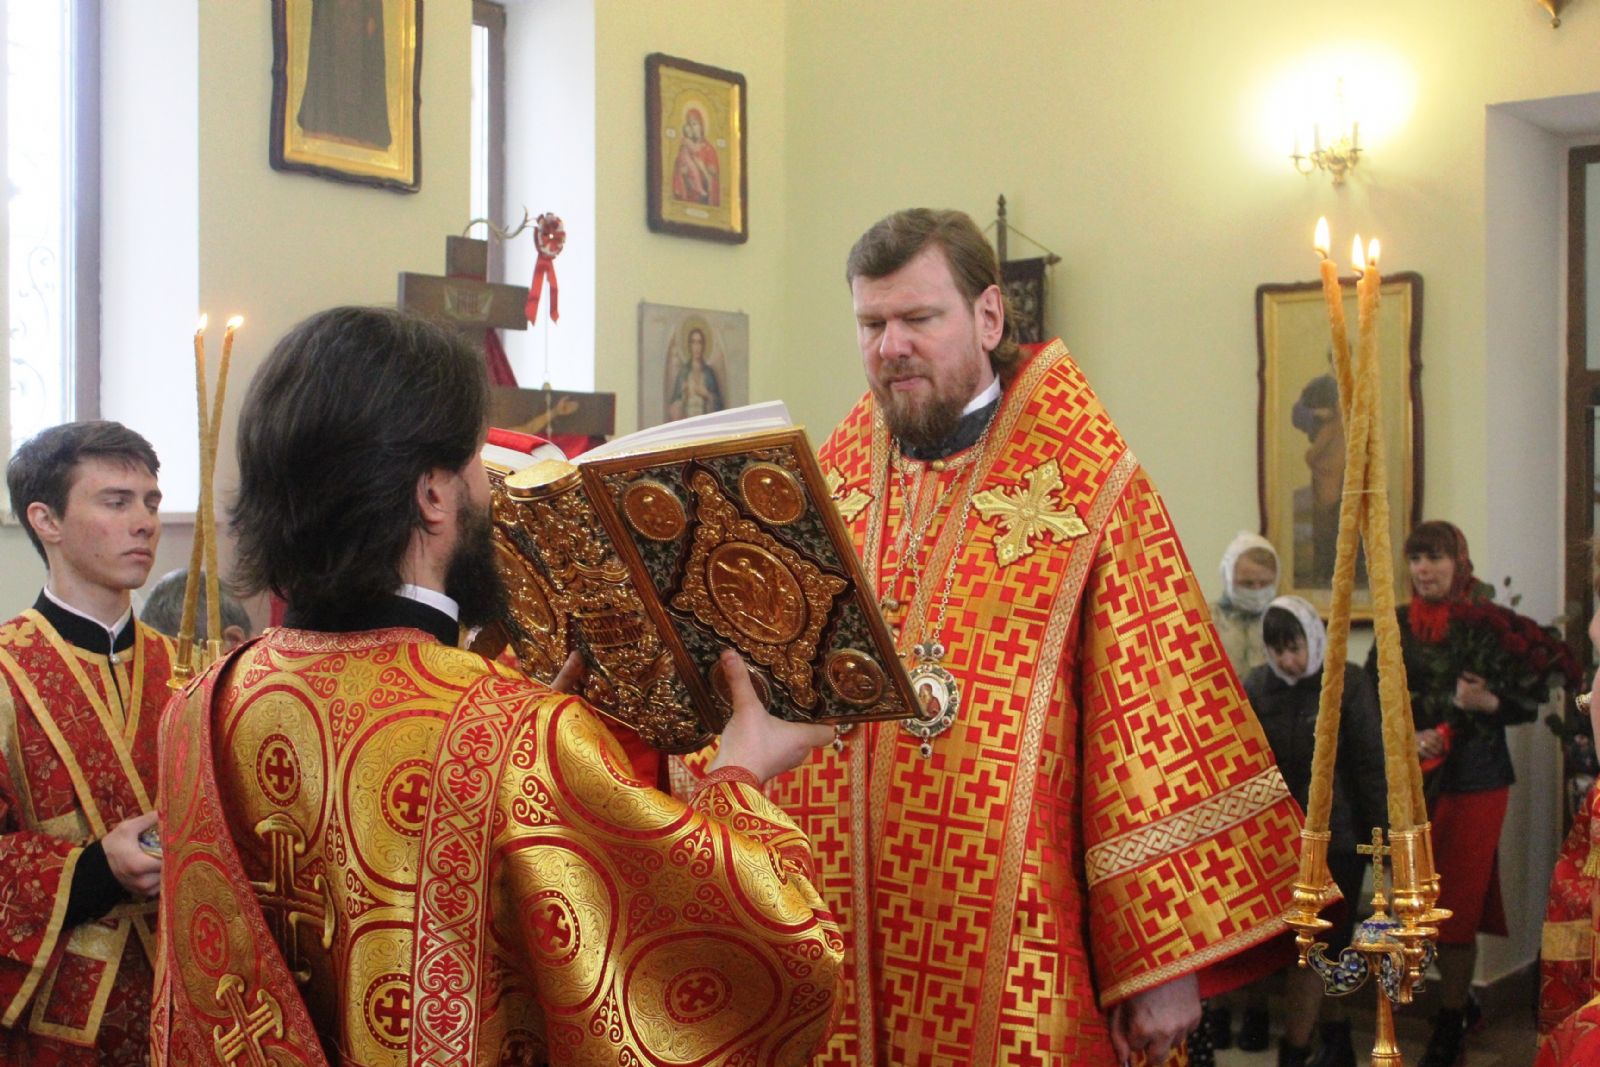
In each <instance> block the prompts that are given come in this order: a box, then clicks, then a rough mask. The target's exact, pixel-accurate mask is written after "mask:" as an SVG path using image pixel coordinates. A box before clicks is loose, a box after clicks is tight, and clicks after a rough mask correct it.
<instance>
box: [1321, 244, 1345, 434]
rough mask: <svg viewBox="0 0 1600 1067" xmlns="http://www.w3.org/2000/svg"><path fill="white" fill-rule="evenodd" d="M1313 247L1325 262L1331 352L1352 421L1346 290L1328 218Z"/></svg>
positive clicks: (1341, 401) (1341, 402)
mask: <svg viewBox="0 0 1600 1067" xmlns="http://www.w3.org/2000/svg"><path fill="white" fill-rule="evenodd" d="M1312 247H1314V248H1315V249H1316V250H1317V255H1318V256H1320V257H1321V259H1322V262H1321V263H1320V264H1319V267H1320V268H1321V271H1322V302H1323V303H1324V304H1326V305H1327V307H1328V332H1329V333H1330V334H1331V336H1332V345H1331V346H1330V348H1329V355H1330V357H1331V358H1332V360H1333V369H1334V378H1335V380H1336V381H1337V382H1338V383H1339V411H1340V414H1341V415H1342V416H1343V418H1344V420H1345V421H1346V422H1348V421H1349V420H1350V389H1351V382H1350V340H1349V332H1348V328H1347V327H1346V326H1345V318H1344V290H1343V289H1342V288H1341V287H1340V285H1339V265H1338V264H1337V263H1335V262H1334V261H1333V260H1332V259H1330V258H1329V256H1328V249H1329V247H1331V241H1330V240H1329V237H1328V219H1327V216H1323V217H1322V218H1319V219H1318V220H1317V230H1316V234H1315V236H1314V237H1313V239H1312Z"/></svg>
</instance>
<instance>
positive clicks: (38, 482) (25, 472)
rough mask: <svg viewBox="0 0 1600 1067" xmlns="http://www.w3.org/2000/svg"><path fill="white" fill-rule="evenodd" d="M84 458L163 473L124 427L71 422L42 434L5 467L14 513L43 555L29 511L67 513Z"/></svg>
mask: <svg viewBox="0 0 1600 1067" xmlns="http://www.w3.org/2000/svg"><path fill="white" fill-rule="evenodd" d="M86 459H105V460H110V461H112V462H114V463H122V464H125V465H126V466H129V467H143V468H145V469H146V470H148V471H149V472H150V473H151V474H158V473H160V471H161V461H160V460H158V459H156V450H155V449H153V448H151V447H150V442H149V441H146V440H145V439H144V438H143V437H141V436H139V435H138V434H136V433H134V432H133V431H132V430H130V429H128V428H127V427H126V426H124V425H122V423H120V422H106V421H94V422H68V423H63V424H62V425H60V426H52V427H50V429H48V430H40V431H39V432H38V433H36V434H34V435H33V436H32V437H30V438H28V439H27V440H26V441H24V442H22V446H21V447H20V448H18V449H17V450H16V452H15V453H14V454H13V455H12V456H11V462H9V463H7V464H6V490H7V491H8V492H9V493H10V494H11V511H12V513H13V514H15V515H16V516H17V518H18V519H19V520H21V522H22V526H23V528H24V529H26V530H27V531H28V540H30V541H32V542H33V547H34V548H35V549H37V550H38V552H39V558H41V559H45V560H48V557H47V556H45V554H44V542H42V541H40V540H39V535H38V534H37V533H35V532H34V529H33V523H32V522H30V521H28V506H29V505H30V504H35V503H38V504H43V505H44V506H45V507H47V508H49V509H50V510H51V511H53V512H55V513H56V514H57V515H65V514H66V513H67V496H68V495H69V494H70V493H71V492H72V483H73V482H74V481H75V480H76V479H77V476H78V464H79V463H80V462H82V461H83V460H86Z"/></svg>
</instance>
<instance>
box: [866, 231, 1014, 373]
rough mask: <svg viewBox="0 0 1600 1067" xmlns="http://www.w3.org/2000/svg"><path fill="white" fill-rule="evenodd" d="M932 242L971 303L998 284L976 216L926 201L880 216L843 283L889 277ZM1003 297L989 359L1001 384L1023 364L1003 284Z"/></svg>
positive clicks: (997, 270) (995, 263)
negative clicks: (1001, 317)
mask: <svg viewBox="0 0 1600 1067" xmlns="http://www.w3.org/2000/svg"><path fill="white" fill-rule="evenodd" d="M929 245H936V246H938V247H939V248H941V249H943V250H944V258H945V262H947V263H948V264H949V265H950V274H951V276H952V277H953V278H955V282H956V288H957V289H958V290H960V292H961V295H962V296H964V297H966V298H967V302H968V303H971V302H972V301H974V300H977V299H978V297H979V296H980V295H982V293H983V291H984V290H985V289H987V288H989V286H991V285H996V286H998V285H1000V264H999V261H998V260H996V259H995V255H994V249H993V248H991V247H990V246H989V240H988V238H986V237H984V235H983V231H982V230H980V229H978V226H977V224H976V223H974V222H973V221H972V217H971V216H970V215H968V214H967V213H966V212H964V211H952V210H945V211H936V210H934V209H932V208H925V207H914V208H908V209H907V210H905V211H897V212H895V213H894V214H893V215H889V216H887V217H885V218H882V219H879V220H878V221H877V222H876V223H874V224H873V226H872V228H871V229H869V230H868V231H867V232H866V233H864V234H862V235H861V238H860V239H859V240H858V241H856V243H855V247H854V248H852V249H850V258H849V259H847V260H846V261H845V268H844V280H845V284H847V285H849V284H851V283H853V282H854V281H855V280H856V279H857V278H887V277H888V276H889V275H891V274H893V273H894V272H895V271H897V270H899V269H900V268H901V267H903V266H905V265H906V264H907V263H910V262H911V261H912V260H913V259H915V258H916V256H917V254H918V253H919V252H921V251H922V250H923V249H924V248H927V247H928V246H929ZM1000 299H1001V303H1002V306H1003V308H1004V312H1005V329H1004V330H1003V332H1002V333H1001V334H1000V343H999V344H997V345H995V347H994V351H992V352H990V353H989V364H990V365H991V366H992V367H994V372H995V373H996V374H998V375H999V376H1000V381H1001V383H1002V384H1010V382H1011V379H1012V378H1013V377H1014V376H1015V375H1016V373H1017V370H1018V369H1019V368H1020V366H1021V362H1022V352H1021V350H1020V349H1018V348H1017V328H1016V326H1015V325H1014V324H1013V323H1012V318H1011V303H1010V301H1008V300H1006V299H1005V288H1004V287H1003V286H1002V287H1001V289H1000Z"/></svg>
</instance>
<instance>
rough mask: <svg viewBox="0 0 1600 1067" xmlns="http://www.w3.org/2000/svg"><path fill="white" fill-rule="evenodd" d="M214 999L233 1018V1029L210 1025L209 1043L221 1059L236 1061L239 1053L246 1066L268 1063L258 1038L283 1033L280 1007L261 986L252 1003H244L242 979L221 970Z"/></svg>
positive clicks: (260, 1065) (266, 1066)
mask: <svg viewBox="0 0 1600 1067" xmlns="http://www.w3.org/2000/svg"><path fill="white" fill-rule="evenodd" d="M216 998H217V1003H218V1004H220V1005H221V1006H222V1007H224V1008H226V1009H228V1015H229V1016H230V1017H231V1018H232V1019H233V1029H232V1030H229V1031H226V1032H224V1031H223V1029H222V1027H220V1026H213V1027H212V1028H211V1043H212V1046H213V1047H214V1048H215V1049H216V1051H217V1056H218V1057H219V1058H220V1059H221V1060H222V1061H223V1062H224V1063H237V1062H239V1060H240V1058H241V1057H243V1058H244V1059H245V1060H246V1061H247V1062H248V1063H249V1064H250V1067H272V1062H273V1061H272V1060H271V1059H270V1058H268V1056H267V1051H266V1049H264V1048H262V1047H261V1040H262V1038H263V1037H265V1036H267V1035H269V1034H270V1035H271V1036H273V1037H278V1038H281V1037H282V1036H283V1009H282V1008H281V1007H279V1005H278V1002H277V1000H276V999H274V998H273V996H272V994H271V993H268V992H267V991H266V990H265V989H258V990H256V1006H255V1007H253V1008H246V1007H245V1004H244V979H242V978H240V977H239V976H238V975H236V974H225V975H223V976H222V979H221V980H220V981H219V982H217V993H216Z"/></svg>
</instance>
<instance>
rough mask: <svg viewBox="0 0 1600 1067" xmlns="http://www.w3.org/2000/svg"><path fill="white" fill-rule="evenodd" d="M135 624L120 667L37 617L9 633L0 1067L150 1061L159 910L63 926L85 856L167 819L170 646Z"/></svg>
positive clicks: (2, 664) (1, 662)
mask: <svg viewBox="0 0 1600 1067" xmlns="http://www.w3.org/2000/svg"><path fill="white" fill-rule="evenodd" d="M134 627H135V630H134V642H133V648H132V651H131V654H128V653H124V654H121V655H119V656H118V657H117V662H112V660H111V658H110V657H109V656H107V655H105V654H103V653H95V652H90V651H88V650H86V649H83V648H80V647H78V646H76V645H73V644H70V643H68V642H67V641H66V640H65V639H64V638H63V637H62V636H61V634H60V633H59V632H57V631H56V629H55V628H54V627H53V626H51V625H50V623H49V622H48V621H47V620H46V619H45V617H44V616H43V615H41V614H40V613H39V612H38V611H37V610H34V609H29V610H28V611H25V612H23V613H22V614H21V615H19V616H17V617H16V618H14V619H12V620H11V621H10V622H7V623H5V624H4V625H3V626H0V679H3V681H0V1063H7V1064H10V1063H33V1064H51V1065H55V1064H63V1065H64V1064H85V1065H87V1064H108V1065H113V1067H114V1065H121V1064H142V1063H145V1062H146V1060H147V1050H148V1044H147V1037H146V1034H147V1031H148V1030H149V1026H150V983H151V974H152V970H151V967H152V961H153V960H154V958H155V935H154V924H155V904H154V903H137V904H136V903H133V902H132V901H129V902H126V903H123V904H119V905H117V906H116V907H115V908H113V909H112V910H111V911H110V912H109V913H108V914H106V915H105V916H103V917H102V918H100V919H98V920H92V921H88V922H83V923H79V924H77V925H76V926H72V927H68V926H66V925H65V922H64V920H65V917H66V912H67V902H68V900H69V898H70V896H71V890H72V881H73V875H74V872H75V871H76V870H77V865H78V861H79V859H80V858H81V857H82V855H83V846H85V845H86V844H88V843H90V842H91V841H93V840H95V839H97V838H101V837H104V836H105V835H106V833H107V832H108V831H109V830H111V829H112V828H113V827H115V826H116V825H117V824H118V823H120V822H122V821H123V820H124V819H129V818H133V817H134V816H137V815H141V814H144V813H145V812H149V811H153V810H155V805H154V799H155V791H156V728H157V724H158V721H159V718H160V712H161V708H162V706H163V705H164V704H165V703H166V700H167V698H168V696H170V693H169V691H168V689H167V678H168V676H169V675H170V673H171V665H172V655H171V646H170V644H169V642H168V641H167V639H166V638H165V637H163V636H161V635H160V634H158V633H156V632H155V631H154V630H151V629H149V628H148V627H146V626H145V625H144V624H142V623H135V624H134ZM118 694H123V695H124V696H125V698H126V708H127V711H126V713H124V710H123V708H124V699H120V698H119V696H118Z"/></svg>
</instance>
